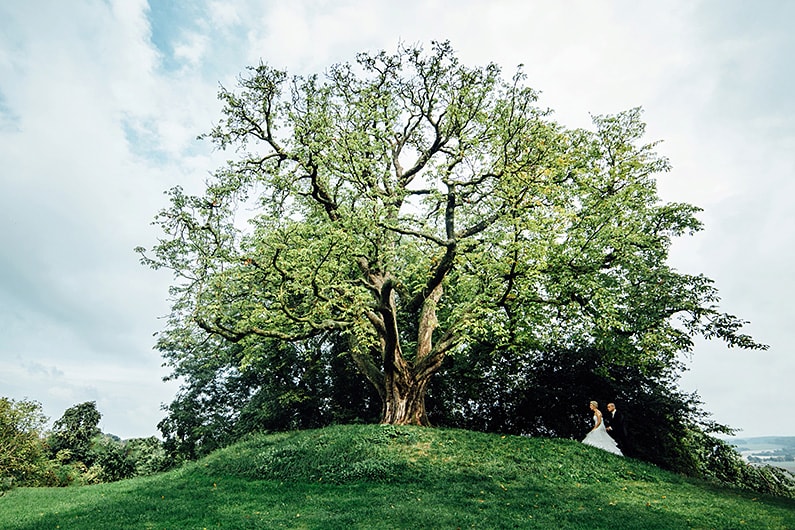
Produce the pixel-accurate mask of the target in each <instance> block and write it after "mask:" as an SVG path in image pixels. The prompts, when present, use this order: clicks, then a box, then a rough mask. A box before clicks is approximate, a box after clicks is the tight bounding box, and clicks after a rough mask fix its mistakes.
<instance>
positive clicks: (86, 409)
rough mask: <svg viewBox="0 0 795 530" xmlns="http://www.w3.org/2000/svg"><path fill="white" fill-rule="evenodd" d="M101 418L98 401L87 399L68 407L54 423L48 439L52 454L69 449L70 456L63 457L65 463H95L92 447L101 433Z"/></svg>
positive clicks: (88, 464) (87, 464)
mask: <svg viewBox="0 0 795 530" xmlns="http://www.w3.org/2000/svg"><path fill="white" fill-rule="evenodd" d="M101 418H102V415H101V414H100V413H99V411H98V410H97V403H96V401H86V402H85V403H80V404H78V405H74V406H72V407H70V408H68V409H66V411H65V412H64V414H63V416H61V418H60V419H58V420H57V421H56V422H55V424H54V425H53V429H52V433H51V434H50V437H49V439H48V444H49V446H50V450H51V451H52V454H53V455H57V454H58V453H59V452H60V451H63V450H67V451H68V452H69V453H68V458H67V459H65V460H64V458H63V457H62V458H61V459H62V460H63V461H64V463H70V462H82V463H83V464H85V465H86V466H90V465H91V464H92V463H93V458H92V454H91V447H92V445H93V439H94V437H95V436H97V435H98V434H100V430H99V427H98V425H99V420H100V419H101ZM66 454H67V453H62V455H66Z"/></svg>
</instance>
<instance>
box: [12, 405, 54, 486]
mask: <svg viewBox="0 0 795 530" xmlns="http://www.w3.org/2000/svg"><path fill="white" fill-rule="evenodd" d="M46 423H47V417H46V416H45V415H44V413H43V411H42V407H41V403H39V402H37V401H30V400H27V399H23V400H21V401H15V400H13V399H8V398H5V397H0V494H2V492H5V491H7V490H8V489H10V488H11V487H12V486H14V485H19V486H26V485H32V484H36V483H37V481H38V480H39V479H40V477H41V476H42V474H43V473H45V470H46V461H47V459H46V452H45V447H44V444H43V439H42V436H43V429H44V426H45V424H46Z"/></svg>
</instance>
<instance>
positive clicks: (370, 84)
mask: <svg viewBox="0 0 795 530" xmlns="http://www.w3.org/2000/svg"><path fill="white" fill-rule="evenodd" d="M219 98H220V99H221V100H222V102H223V104H224V107H223V111H222V112H223V117H222V119H221V121H220V122H219V123H218V125H217V126H216V127H214V128H213V129H212V130H211V132H210V133H209V134H207V135H206V136H205V137H206V138H209V139H210V140H212V141H214V142H215V143H216V144H217V145H218V146H219V147H221V148H223V149H230V150H231V149H234V150H235V156H236V158H235V159H233V160H230V161H229V162H228V164H227V166H226V167H224V168H221V169H219V170H218V171H217V172H216V173H215V174H214V175H213V177H212V178H211V179H210V180H209V181H208V182H207V185H206V189H205V192H204V194H203V195H195V196H194V195H188V194H186V193H185V192H184V190H182V189H181V188H174V189H172V190H170V192H169V198H170V205H169V207H167V208H165V209H164V210H162V211H161V212H160V213H159V214H158V216H157V218H156V221H155V222H156V224H158V225H159V226H160V227H161V228H162V230H163V233H164V236H163V238H162V240H161V241H160V243H159V244H158V245H156V246H155V247H154V248H153V249H151V251H149V252H148V253H147V252H146V251H145V250H144V249H138V250H139V252H141V254H142V261H143V262H144V263H145V264H147V265H150V266H152V267H154V268H160V267H166V268H170V269H172V270H173V271H174V272H175V274H176V278H177V283H176V284H175V285H174V286H173V287H172V290H171V294H172V296H173V311H172V314H171V315H170V319H169V321H168V324H167V328H166V330H165V331H164V332H163V333H162V334H161V336H160V340H159V341H158V348H159V349H160V350H161V351H162V352H163V354H164V355H165V356H166V357H167V358H168V359H170V360H171V362H173V363H174V365H175V366H180V367H181V366H187V365H190V364H192V363H194V362H198V361H199V360H201V362H206V363H208V364H209V365H210V367H211V368H210V372H209V373H208V374H207V375H206V377H204V378H203V379H201V381H204V382H207V383H208V384H209V382H210V381H214V380H215V379H214V378H215V375H210V374H218V373H219V366H229V367H232V368H234V369H237V370H240V372H241V374H243V373H244V372H245V370H246V369H249V368H251V369H254V370H261V371H263V372H268V373H279V374H283V373H286V372H289V371H290V370H286V369H285V366H286V365H288V364H290V365H292V366H293V367H294V368H293V369H292V373H295V372H296V368H300V369H302V368H305V367H307V363H306V362H304V360H303V359H302V358H301V356H303V355H306V354H305V352H304V351H303V349H304V348H305V347H306V345H307V344H308V343H307V341H311V340H317V341H319V343H321V344H322V343H328V341H329V340H330V339H329V337H333V338H332V339H331V340H337V339H339V338H344V339H345V340H346V341H347V344H346V345H345V347H344V348H342V349H341V350H340V351H341V352H345V353H346V354H348V355H350V357H351V358H352V360H353V362H354V363H355V365H356V367H357V368H358V369H359V371H360V372H361V374H362V375H363V376H364V377H365V378H366V379H367V380H368V381H369V382H370V383H371V384H372V385H373V387H374V389H375V390H376V391H377V393H378V395H379V396H381V398H382V399H383V400H384V407H383V413H384V415H383V418H382V419H383V421H386V422H390V423H397V424H399V423H420V424H427V423H428V420H427V415H426V414H425V404H424V392H425V389H426V388H427V385H428V384H429V381H430V380H431V376H432V375H433V374H434V373H436V371H437V370H438V369H439V367H440V366H442V364H443V362H444V360H445V358H446V357H447V356H449V355H453V354H456V355H457V354H459V353H460V352H461V351H462V350H464V349H466V345H469V346H471V345H473V344H478V343H489V344H492V345H493V346H494V348H496V349H499V350H500V351H510V352H517V351H520V350H519V348H529V349H531V350H532V351H535V352H541V351H545V350H549V349H554V348H557V347H560V346H561V345H562V346H563V347H565V348H567V349H569V350H571V351H572V352H576V351H577V350H578V349H579V348H595V349H597V350H599V351H602V352H609V355H608V354H606V355H605V356H604V358H603V359H602V360H603V362H604V364H605V366H608V367H610V366H617V367H623V366H628V367H636V368H638V369H640V370H642V371H644V372H647V373H650V374H652V377H655V375H654V374H656V373H659V371H660V367H661V366H662V367H666V366H673V365H675V364H676V362H677V361H676V359H677V358H678V357H677V356H678V355H679V354H681V353H682V352H686V351H689V350H690V349H691V348H692V337H693V336H695V335H703V336H705V337H707V338H719V339H722V340H724V341H725V342H726V343H727V344H728V345H729V346H737V347H742V348H751V349H753V348H764V347H765V346H763V345H761V344H758V343H756V342H755V341H753V340H752V339H751V338H750V337H749V336H747V335H745V334H743V333H742V332H741V328H742V325H743V324H744V322H743V321H742V320H740V319H738V318H737V317H735V316H733V315H730V314H726V313H722V312H721V311H720V310H719V309H718V307H717V302H718V301H719V297H718V294H717V290H716V289H715V288H714V286H713V285H712V282H711V280H709V279H708V278H705V277H704V276H701V275H687V274H682V273H679V272H677V271H675V270H673V269H672V268H670V267H669V266H668V265H667V264H666V261H667V259H668V251H669V248H670V245H671V241H672V239H673V238H674V237H679V236H682V235H687V234H691V233H693V232H695V231H697V230H700V229H701V228H702V226H701V223H700V221H698V219H697V218H696V214H697V213H698V212H699V209H698V208H697V207H695V206H692V205H688V204H680V203H667V204H666V203H662V201H661V200H660V198H659V197H658V195H657V189H656V179H657V177H658V175H660V174H662V173H664V172H666V171H668V169H669V167H670V165H669V162H668V161H667V160H666V159H665V158H664V157H661V156H660V155H658V154H657V153H656V152H655V145H656V143H655V142H651V143H649V142H647V141H645V140H644V134H645V124H644V123H643V122H642V120H641V110H640V109H638V108H635V109H630V110H627V111H625V112H621V113H618V114H616V115H613V116H595V117H594V118H593V127H592V130H580V129H578V130H568V129H566V128H564V127H562V126H560V125H559V124H557V123H555V122H554V121H552V120H551V119H550V114H549V112H547V111H544V110H541V109H539V108H538V107H536V93H535V92H534V91H533V90H532V89H531V88H529V87H527V86H526V85H525V75H524V73H523V72H522V70H521V68H520V69H518V70H517V71H516V72H515V73H514V74H513V76H512V77H511V78H510V79H505V78H503V77H502V73H501V71H500V68H499V67H498V66H496V65H494V64H488V65H485V66H482V67H468V66H466V65H463V64H461V63H460V61H459V60H458V58H457V57H456V56H455V53H454V51H453V49H452V46H451V45H450V44H449V43H446V42H442V43H438V42H435V43H432V45H431V46H430V49H429V50H427V51H426V50H423V49H422V48H421V47H419V46H415V47H404V46H401V47H399V48H398V50H397V51H396V52H395V53H387V52H385V51H382V52H378V53H374V54H371V53H361V54H358V55H357V57H356V61H355V64H349V63H343V64H335V65H332V66H330V67H329V68H328V69H327V70H326V72H325V74H324V75H323V76H321V75H310V76H306V77H301V76H295V77H293V78H289V77H288V74H287V73H286V72H284V71H279V70H276V69H274V68H272V67H270V66H267V65H264V64H261V65H259V66H256V67H252V68H250V69H249V70H248V72H247V73H246V74H245V75H244V76H241V78H240V79H239V83H238V87H237V88H236V90H228V89H226V88H222V89H221V91H220V94H219ZM241 205H245V206H247V207H250V211H252V212H253V213H252V214H251V216H250V218H249V219H247V221H248V223H242V222H240V221H241V219H239V212H240V211H241V208H240V206H241ZM273 340H277V341H292V342H294V343H296V344H297V345H298V346H296V349H292V348H289V347H284V348H282V347H280V346H277V345H274V343H273V342H272V341H273ZM224 342H226V343H228V344H226V345H224V344H223V343H224ZM229 344H231V345H233V347H231V346H229ZM316 346H317V345H316ZM310 350H311V348H310ZM219 352H220V355H221V356H222V357H224V358H225V359H226V360H225V361H224V362H223V363H222V364H221V365H219V364H217V363H215V362H214V361H213V360H212V359H211V357H210V356H211V355H215V354H218V353H219ZM309 355H310V356H311V353H310V354H309ZM516 362H518V363H521V362H523V361H521V360H517V361H516ZM514 364H516V363H514ZM271 365H272V366H273V368H269V367H270V366H271ZM230 369H231V368H230ZM189 370H192V369H190V368H189ZM197 370H198V369H197ZM311 372H312V370H311V368H310V369H309V370H308V374H311ZM243 377H245V376H244V375H238V374H231V375H230V376H229V377H224V378H222V381H224V382H225V383H224V384H226V383H229V384H232V383H234V382H235V381H239V380H241V379H242V378H243ZM311 378H312V377H311V375H308V376H307V377H304V375H301V376H300V377H299V378H298V379H297V380H298V381H299V383H295V381H296V379H295V378H293V379H288V381H290V382H289V383H288V384H287V385H286V386H285V389H284V391H279V390H278V386H277V385H272V386H265V387H262V390H261V392H262V393H261V394H260V397H261V399H252V400H251V402H252V403H253V402H258V403H259V407H258V408H257V410H258V411H260V412H258V413H257V414H253V415H252V416H250V418H251V419H252V423H253V424H259V425H263V424H274V425H280V427H279V428H289V427H291V426H292V427H295V426H298V425H299V424H300V425H302V426H308V425H311V423H312V422H315V423H316V424H317V425H320V424H323V422H325V421H327V420H326V418H325V417H324V416H323V414H322V412H315V413H313V412H312V410H311V409H312V408H313V407H315V408H317V407H318V406H319V404H318V403H316V402H315V401H313V400H312V398H311V395H310V394H309V393H307V392H306V391H305V389H304V388H301V384H300V383H303V382H304V381H306V380H308V379H311ZM197 383H199V381H197ZM199 388H207V386H206V385H204V384H201V383H200V384H197V385H196V386H192V387H190V390H189V392H188V394H186V395H185V396H183V397H184V399H182V400H181V401H180V403H179V404H177V405H178V406H175V408H174V409H173V410H172V411H171V413H170V418H171V419H173V420H174V421H175V423H174V424H173V425H172V424H168V423H166V424H164V426H163V427H164V428H165V430H166V432H169V433H173V432H177V431H179V429H181V428H182V427H186V428H187V424H188V423H190V421H189V420H188V418H189V415H190V414H191V413H192V412H196V411H201V407H196V406H195V405H196V403H198V402H199V401H200V396H199V395H189V393H190V392H193V391H195V390H198V389H199ZM355 397H356V398H359V399H368V396H367V395H366V394H364V393H359V394H358V395H357V396H355ZM401 400H405V402H401ZM409 401H410V402H409ZM216 410H217V408H216ZM232 411H234V412H232ZM287 411H300V412H299V418H300V419H299V420H296V418H295V417H290V416H289V414H288V413H287ZM395 411H407V412H403V413H400V414H399V413H397V412H395ZM238 412H240V409H239V408H236V407H234V406H233V407H232V408H231V409H230V412H227V413H224V414H222V415H221V416H222V418H221V420H220V421H215V420H208V419H206V418H204V419H202V421H200V422H197V423H196V424H194V425H193V426H192V427H190V428H187V430H186V431H185V432H183V433H182V434H178V435H177V436H176V439H177V440H179V442H178V443H182V442H181V441H182V440H185V441H186V442H185V444H186V447H187V448H188V449H186V450H185V451H184V452H186V453H187V452H189V451H192V450H195V449H196V447H197V446H198V445H200V444H206V445H205V450H204V451H205V452H206V451H209V450H212V449H213V448H215V447H219V446H220V445H223V443H225V441H226V440H228V439H229V438H228V437H229V434H230V433H231V432H232V430H233V428H232V427H231V425H235V426H236V425H238V422H236V421H231V422H230V421H228V420H229V418H230V417H232V416H234V414H237V413H238ZM252 412H253V410H252ZM240 413H241V415H242V412H240ZM366 416H368V414H366V413H364V412H363V413H362V414H361V417H366ZM306 418H311V419H306ZM296 421H298V423H296ZM244 423H245V422H244ZM211 425H212V426H216V425H217V426H220V427H222V428H219V429H216V428H213V427H210V426H211ZM215 433H217V434H215Z"/></svg>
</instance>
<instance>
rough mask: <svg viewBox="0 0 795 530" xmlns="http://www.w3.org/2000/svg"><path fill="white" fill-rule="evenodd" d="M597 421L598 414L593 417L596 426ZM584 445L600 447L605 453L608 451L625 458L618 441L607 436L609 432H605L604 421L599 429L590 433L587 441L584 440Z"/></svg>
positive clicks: (586, 438)
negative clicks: (617, 443)
mask: <svg viewBox="0 0 795 530" xmlns="http://www.w3.org/2000/svg"><path fill="white" fill-rule="evenodd" d="M597 421H598V420H597V418H596V414H594V416H593V423H594V425H596V422H597ZM582 443H584V444H588V445H592V446H594V447H598V448H599V449H604V450H605V451H608V452H610V453H613V454H615V455H619V456H624V455H623V454H622V453H621V450H620V449H619V448H618V445H616V441H615V440H613V438H612V437H611V436H610V435H609V434H607V431H606V430H605V422H604V421H602V422H601V423H599V427H597V428H596V430H593V431H591V432H589V433H588V434H587V435H586V436H585V440H583V441H582Z"/></svg>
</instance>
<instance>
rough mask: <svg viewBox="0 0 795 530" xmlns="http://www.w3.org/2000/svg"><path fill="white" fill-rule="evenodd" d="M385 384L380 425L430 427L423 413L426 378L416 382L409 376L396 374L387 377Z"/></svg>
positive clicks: (426, 416)
mask: <svg viewBox="0 0 795 530" xmlns="http://www.w3.org/2000/svg"><path fill="white" fill-rule="evenodd" d="M402 375H406V376H408V377H402ZM385 383H386V395H385V398H384V413H383V417H382V419H381V423H387V424H390V425H424V426H430V422H429V421H428V415H427V414H426V413H425V391H426V389H427V386H428V380H427V378H426V379H423V380H420V381H418V380H416V379H415V378H414V377H412V376H411V375H410V374H397V373H396V374H393V375H392V376H389V375H388V376H387V377H386V381H385Z"/></svg>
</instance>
